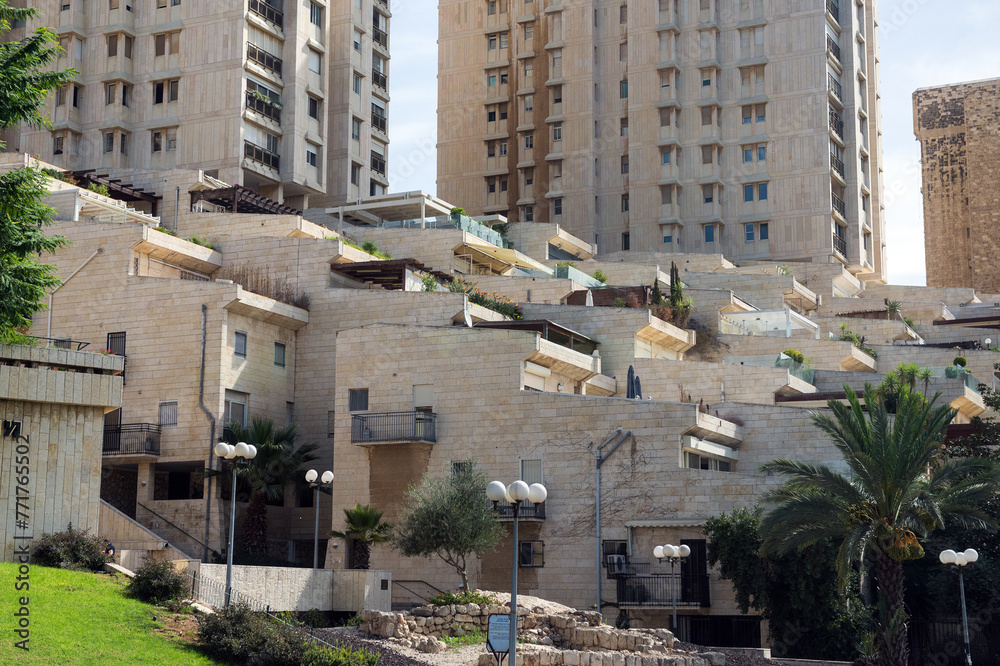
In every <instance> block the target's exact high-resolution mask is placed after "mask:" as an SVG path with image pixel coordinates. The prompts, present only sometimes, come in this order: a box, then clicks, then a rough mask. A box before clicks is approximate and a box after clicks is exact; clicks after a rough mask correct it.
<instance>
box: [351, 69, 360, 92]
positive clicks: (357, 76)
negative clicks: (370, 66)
mask: <svg viewBox="0 0 1000 666" xmlns="http://www.w3.org/2000/svg"><path fill="white" fill-rule="evenodd" d="M353 90H354V94H355V95H360V94H361V75H360V74H357V73H356V74H355V75H354V86H353Z"/></svg>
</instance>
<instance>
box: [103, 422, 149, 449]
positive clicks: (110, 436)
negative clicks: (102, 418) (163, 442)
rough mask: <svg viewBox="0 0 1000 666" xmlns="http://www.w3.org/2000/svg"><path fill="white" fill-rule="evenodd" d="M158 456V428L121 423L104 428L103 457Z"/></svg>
mask: <svg viewBox="0 0 1000 666" xmlns="http://www.w3.org/2000/svg"><path fill="white" fill-rule="evenodd" d="M130 454H131V455H136V454H139V455H153V456H158V455H160V426H158V425H154V424H152V423H123V424H120V425H106V426H104V455H106V456H118V455H121V456H124V455H130Z"/></svg>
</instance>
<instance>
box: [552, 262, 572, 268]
mask: <svg viewBox="0 0 1000 666" xmlns="http://www.w3.org/2000/svg"><path fill="white" fill-rule="evenodd" d="M556 266H570V267H572V268H576V262H574V261H560V262H557V263H556Z"/></svg>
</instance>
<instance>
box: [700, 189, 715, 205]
mask: <svg viewBox="0 0 1000 666" xmlns="http://www.w3.org/2000/svg"><path fill="white" fill-rule="evenodd" d="M701 196H702V198H703V199H704V200H705V203H712V201H714V200H715V193H714V191H713V189H712V186H711V185H702V186H701Z"/></svg>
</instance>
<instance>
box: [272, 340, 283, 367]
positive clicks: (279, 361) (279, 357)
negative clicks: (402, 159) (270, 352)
mask: <svg viewBox="0 0 1000 666" xmlns="http://www.w3.org/2000/svg"><path fill="white" fill-rule="evenodd" d="M274 364H275V365H276V366H278V367H281V368H283V367H285V343H284V342H275V343H274Z"/></svg>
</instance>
